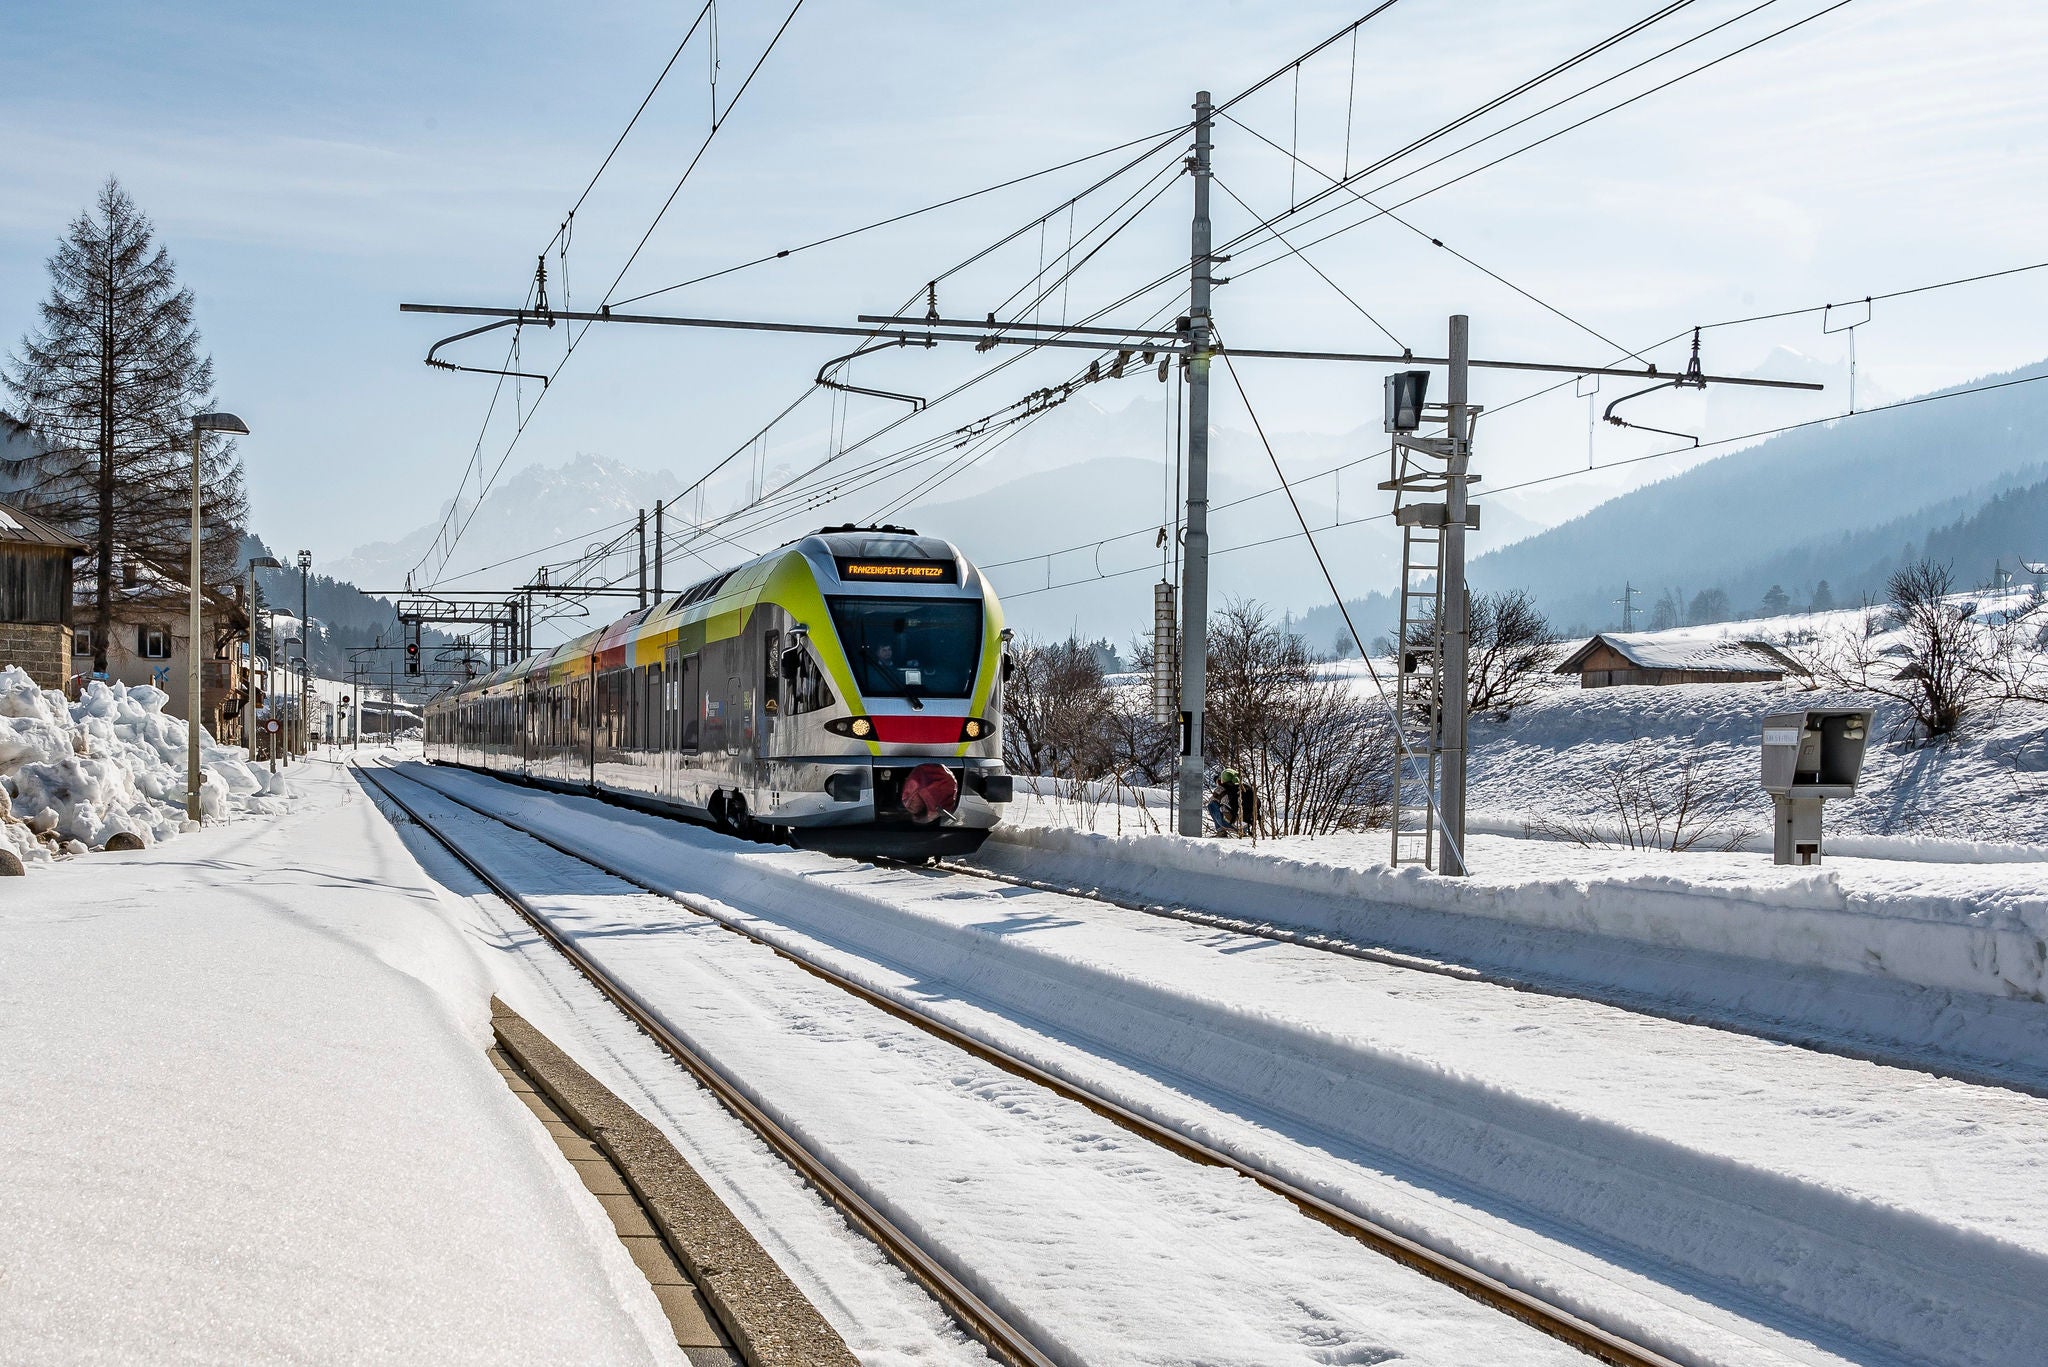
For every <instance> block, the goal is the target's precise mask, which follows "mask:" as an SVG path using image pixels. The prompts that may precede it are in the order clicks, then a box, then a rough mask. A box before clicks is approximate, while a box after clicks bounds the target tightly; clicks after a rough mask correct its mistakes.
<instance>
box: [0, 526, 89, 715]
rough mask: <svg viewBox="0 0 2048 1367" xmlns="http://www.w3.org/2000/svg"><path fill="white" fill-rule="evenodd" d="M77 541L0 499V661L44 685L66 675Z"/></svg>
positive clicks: (68, 671)
mask: <svg viewBox="0 0 2048 1367" xmlns="http://www.w3.org/2000/svg"><path fill="white" fill-rule="evenodd" d="M84 550H85V546H84V544H83V543H82V542H80V541H78V540H76V539H75V538H73V537H70V536H67V535H65V534H64V533H63V532H60V531H58V530H57V529H56V528H54V527H52V526H50V525H49V524H48V523H46V522H42V521H39V520H38V519H36V518H33V517H30V516H29V515H28V514H27V513H25V512H22V511H21V510H20V509H18V508H14V507H12V506H10V505H8V504H5V503H0V665H10V664H11V665H20V666H21V667H22V668H23V669H25V670H27V671H28V675H29V677H30V678H32V679H34V680H35V681H36V682H37V683H38V684H40V685H42V686H43V687H44V688H60V689H61V688H62V687H64V683H65V680H66V679H68V678H69V677H70V675H71V652H72V638H71V581H72V568H71V562H72V560H73V559H74V558H75V557H77V556H78V555H79V554H80V553H81V552H83V551H84Z"/></svg>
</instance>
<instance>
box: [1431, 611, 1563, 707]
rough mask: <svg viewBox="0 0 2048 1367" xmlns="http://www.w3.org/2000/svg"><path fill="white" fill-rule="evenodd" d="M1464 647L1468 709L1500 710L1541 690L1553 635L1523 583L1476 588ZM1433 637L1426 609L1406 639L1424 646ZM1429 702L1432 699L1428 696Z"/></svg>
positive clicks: (1517, 704)
mask: <svg viewBox="0 0 2048 1367" xmlns="http://www.w3.org/2000/svg"><path fill="white" fill-rule="evenodd" d="M1470 617H1471V620H1470V621H1469V623H1468V624H1467V626H1468V637H1467V644H1466V647H1465V661H1466V685H1467V688H1466V698H1465V707H1466V710H1467V711H1468V712H1471V713H1475V714H1476V713H1481V712H1492V713H1496V714H1498V715H1501V716H1506V715H1507V714H1508V713H1510V712H1512V711H1514V710H1515V709H1516V708H1517V707H1520V706H1521V705H1522V704H1524V703H1527V702H1533V701H1534V700H1535V699H1536V697H1537V695H1538V694H1540V693H1541V692H1542V690H1543V684H1544V678H1545V675H1546V673H1547V671H1548V669H1549V667H1550V663H1551V656H1552V655H1553V654H1554V653H1555V647H1556V645H1557V642H1558V635H1557V633H1556V632H1555V631H1553V630H1552V629H1551V626H1550V619H1549V618H1547V617H1545V616H1544V615H1543V613H1542V612H1541V611H1540V610H1539V609H1538V608H1537V606H1536V600H1535V599H1534V598H1533V597H1531V596H1530V595H1529V593H1528V591H1527V590H1524V589H1504V590H1502V591H1501V592H1499V593H1482V594H1480V595H1479V596H1478V597H1476V598H1474V599H1473V600H1472V611H1471V615H1470ZM1435 638H1436V620H1435V614H1434V613H1430V614H1428V615H1426V616H1425V617H1424V618H1423V620H1422V621H1421V622H1420V623H1419V624H1418V625H1417V626H1416V629H1415V634H1414V635H1413V636H1412V637H1411V638H1410V640H1409V648H1410V649H1411V650H1426V649H1430V648H1431V643H1432V642H1433V641H1434V640H1435ZM1432 702H1434V699H1432Z"/></svg>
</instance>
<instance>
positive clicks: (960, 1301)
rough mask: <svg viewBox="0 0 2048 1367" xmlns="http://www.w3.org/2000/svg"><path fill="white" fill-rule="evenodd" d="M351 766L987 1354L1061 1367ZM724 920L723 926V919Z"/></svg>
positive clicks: (1019, 1366)
mask: <svg viewBox="0 0 2048 1367" xmlns="http://www.w3.org/2000/svg"><path fill="white" fill-rule="evenodd" d="M351 767H353V768H354V769H355V771H356V772H357V773H359V774H361V775H362V776H363V778H364V779H365V780H366V781H367V782H368V783H369V784H370V785H371V786H372V787H374V788H376V789H377V791H378V792H380V793H382V794H383V795H384V797H385V798H386V799H387V800H388V801H390V802H391V803H392V804H393V805H394V806H396V807H397V808H398V809H399V810H400V811H402V812H404V813H405V814H406V816H407V817H409V818H410V819H411V820H412V823H413V824H414V825H415V826H417V827H419V829H420V830H421V831H423V832H425V833H426V834H427V835H429V836H431V837H433V839H434V840H435V841H436V842H437V843H438V844H439V845H440V846H441V847H442V848H443V849H445V850H447V851H448V853H449V854H451V855H453V856H454V857H455V858H456V859H457V860H458V861H459V862H460V863H461V864H462V866H463V867H464V868H466V869H468V870H469V871H470V872H471V873H473V874H475V875H476V876H477V877H478V878H480V879H482V880H483V882H484V884H485V886H487V887H489V888H490V889H491V891H492V892H494V893H496V894H497V895H498V896H499V897H500V898H502V899H504V901H505V902H506V903H507V904H508V905H510V906H511V907H512V908H513V910H515V911H517V912H518V913H519V915H520V917H521V918H522V919H524V920H525V921H526V922H527V924H529V925H531V926H532V927H533V928H534V929H535V930H536V931H538V932H539V933H540V934H541V935H542V937H544V938H545V939H546V940H547V941H548V943H549V944H551V945H553V946H554V947H555V948H556V949H557V950H559V951H560V952H561V953H562V955H563V957H565V958H567V959H568V960H569V962H570V963H571V964H573V965H574V966H575V967H576V970H577V971H578V972H579V973H581V974H582V975H583V976H584V977H585V978H587V979H589V980H590V982H591V984H592V985H593V986H595V987H596V988H597V990H598V991H600V992H602V993H603V994H604V995H605V996H606V997H607V998H608V999H610V1001H611V1002H612V1004H613V1005H615V1006H617V1007H618V1008H619V1009H620V1010H621V1011H623V1012H625V1013H626V1015H627V1017H628V1018H629V1019H631V1020H632V1022H633V1023H634V1024H635V1025H637V1026H639V1027H640V1028H641V1029H642V1030H644V1031H646V1032H647V1034H648V1036H649V1037H650V1038H652V1039H653V1040H654V1042H655V1043H656V1044H658V1045H660V1046H661V1048H662V1050H663V1052H665V1053H667V1054H668V1055H669V1056H670V1057H672V1058H674V1059H675V1060H676V1062H678V1063H680V1064H682V1066H683V1067H684V1068H686V1069H688V1070H689V1072H690V1074H691V1075H692V1076H694V1077H695V1078H696V1079H697V1081H698V1082H700V1083H702V1084H703V1086H704V1087H705V1089H706V1090H708V1091H709V1092H710V1093H711V1094H712V1095H713V1096H715V1097H716V1098H718V1101H719V1103H720V1104H721V1105H723V1106H724V1107H725V1108H726V1110H728V1111H730V1112H732V1114H733V1115H734V1116H736V1117H738V1119H739V1120H740V1121H741V1122H742V1123H743V1124H745V1125H746V1126H747V1128H749V1129H751V1130H753V1131H754V1133H755V1134H757V1135H759V1136H760V1137H761V1138H762V1140H763V1141H765V1142H766V1143H767V1144H768V1146H769V1147H770V1148H772V1149H774V1150H775V1151H776V1152H777V1153H778V1154H780V1155H781V1156H782V1158H783V1161H784V1162H786V1163H788V1164H789V1165H790V1166H791V1167H792V1168H795V1169H796V1170H797V1172H798V1173H799V1174H801V1175H802V1177H803V1179H804V1180H805V1181H806V1182H809V1183H810V1184H811V1185H812V1186H814V1187H816V1188H817V1189H818V1190H819V1192H821V1193H822V1194H823V1195H824V1196H825V1198H826V1199H827V1200H828V1201H830V1202H831V1203H832V1204H833V1205H834V1206H837V1207H838V1208H839V1211H840V1213H841V1214H842V1215H844V1216H845V1217H846V1218H847V1220H848V1221H850V1222H851V1223H852V1224H853V1226H854V1228H856V1229H858V1230H859V1231H860V1232H861V1233H863V1234H865V1235H866V1236H867V1237H868V1239H869V1240H871V1241H872V1242H873V1243H874V1244H875V1245H876V1246H877V1247H878V1248H880V1249H881V1250H882V1252H883V1253H884V1254H885V1255H886V1256H887V1257H888V1258H889V1260H890V1261H891V1262H893V1263H895V1264H896V1265H897V1266H898V1267H900V1268H902V1269H903V1271H904V1272H906V1273H907V1274H909V1276H910V1277H911V1278H912V1279H913V1280H914V1281H916V1282H917V1283H918V1284H919V1285H920V1286H922V1287H923V1288H924V1289H925V1290H926V1291H927V1292H929V1293H930V1294H931V1296H932V1298H933V1299H935V1300H937V1301H938V1302H939V1304H940V1305H942V1306H944V1307H945V1308H946V1311H947V1313H948V1314H950V1315H952V1317H953V1318H954V1319H955V1320H957V1321H958V1322H959V1323H960V1326H961V1327H962V1328H963V1329H965V1330H966V1331H967V1332H968V1333H969V1334H971V1335H973V1336H974V1337H975V1338H976V1339H978V1340H980V1341H981V1343H982V1344H983V1345H984V1346H986V1347H987V1348H988V1349H989V1351H990V1352H992V1353H994V1354H995V1355H996V1356H997V1357H998V1358H1000V1359H1002V1360H1003V1361H1005V1362H1007V1363H1010V1364H1013V1367H1057V1363H1056V1360H1055V1359H1054V1358H1052V1357H1050V1356H1048V1355H1047V1354H1046V1353H1045V1352H1044V1351H1043V1350H1042V1349H1040V1348H1039V1347H1038V1345H1037V1344H1035V1343H1033V1342H1032V1341H1031V1339H1030V1338H1029V1337H1028V1336H1027V1335H1026V1334H1025V1333H1024V1332H1023V1331H1022V1330H1020V1329H1018V1328H1017V1327H1016V1326H1015V1325H1013V1324H1011V1323H1010V1322H1009V1321H1008V1320H1007V1319H1005V1318H1003V1316H1002V1315H1001V1313H999V1312H998V1311H996V1310H995V1309H994V1308H993V1307H991V1306H990V1305H989V1304H988V1303H987V1302H985V1301H983V1300H982V1299H981V1298H980V1297H979V1296H977V1295H975V1294H974V1292H973V1291H971V1290H970V1289H968V1287H967V1286H966V1285H965V1284H964V1283H962V1282H961V1281H960V1279H959V1278H958V1277H956V1276H954V1275H953V1274H952V1272H950V1271H948V1270H947V1269H946V1267H945V1266H944V1265H942V1264H941V1263H940V1262H939V1260H938V1259H937V1258H935V1257H934V1256H933V1255H932V1254H930V1253H929V1252H927V1251H926V1250H925V1249H924V1248H923V1246H921V1245H920V1244H919V1243H918V1242H917V1241H916V1240H915V1239H914V1238H912V1237H911V1236H910V1235H909V1234H906V1233H905V1232H904V1231H903V1230H902V1228H901V1227H899V1226H898V1225H897V1224H896V1223H895V1222H894V1221H892V1220H890V1219H889V1217H888V1216H886V1215H884V1214H883V1213H882V1212H881V1211H879V1210H876V1209H875V1207H874V1206H873V1205H871V1204H870V1203H869V1202H868V1201H867V1199H866V1198H865V1197H863V1196H862V1195H861V1194H860V1193H859V1192H857V1191H855V1190H854V1189H853V1188H852V1186H850V1185H849V1184H848V1183H847V1182H846V1181H845V1180H844V1179H843V1178H841V1177H840V1176H839V1174H838V1173H837V1172H835V1171H833V1169H832V1167H831V1166H830V1165H829V1164H828V1163H826V1162H825V1161H824V1160H823V1159H822V1158H820V1157H819V1156H818V1155H817V1154H815V1153H813V1152H812V1151H811V1150H810V1149H809V1148H808V1147H806V1146H805V1145H804V1143H803V1142H802V1141H801V1140H799V1139H797V1138H796V1137H795V1136H794V1135H792V1134H790V1133H789V1131H787V1130H786V1129H784V1128H783V1127H782V1126H781V1125H780V1124H778V1123H777V1122H776V1120H775V1119H774V1117H772V1116H770V1115H769V1114H768V1113H767V1112H766V1111H764V1110H762V1109H761V1108H760V1107H759V1106H757V1105H755V1104H754V1103H753V1102H752V1101H751V1100H749V1099H748V1097H747V1096H746V1094H745V1093H744V1092H743V1091H741V1090H740V1088H739V1086H738V1085H737V1084H736V1083H735V1082H734V1081H733V1080H732V1078H731V1077H730V1076H729V1075H727V1073H726V1072H725V1071H724V1070H723V1069H722V1068H720V1067H719V1066H718V1065H717V1064H715V1063H713V1062H712V1061H711V1060H710V1059H708V1058H707V1057H705V1056H704V1055H703V1054H702V1053H700V1052H698V1051H697V1050H696V1049H695V1048H693V1047H692V1046H691V1045H689V1044H687V1043H686V1042H684V1040H683V1039H682V1038H681V1037H680V1036H678V1035H677V1034H676V1033H675V1032H674V1031H672V1030H670V1029H669V1028H668V1026H666V1025H665V1024H663V1023H662V1021H661V1019H660V1017H659V1016H657V1015H656V1014H655V1013H654V1011H653V1010H652V1009H651V1008H650V1007H649V1006H648V1005H647V1004H646V1003H645V1002H643V1001H642V1000H641V999H640V997H639V995H638V994H637V993H635V992H634V991H633V990H632V989H631V988H629V987H627V986H626V985H625V984H624V983H622V982H620V981H619V980H618V979H616V978H614V977H613V976H611V975H610V974H609V973H607V972H605V971H604V970H603V969H602V968H600V967H598V965H597V964H596V963H594V962H593V961H592V960H591V959H590V958H589V957H588V956H587V955H585V954H584V953H583V952H582V951H581V950H579V949H578V948H577V947H576V946H575V945H574V944H573V943H571V942H570V941H569V940H568V939H567V938H566V937H564V936H563V935H562V934H561V933H560V932H559V931H557V930H556V929H555V928H554V926H553V925H551V924H550V923H549V922H548V919H547V917H546V916H544V915H542V914H541V913H540V912H539V911H538V910H536V909H535V907H534V906H533V904H532V903H531V902H529V901H528V900H527V899H526V897H525V896H524V895H523V894H521V893H520V892H519V891H517V890H516V889H514V888H513V887H511V886H510V885H509V884H507V883H506V882H505V881H504V880H503V879H501V878H499V877H498V876H497V875H496V874H494V873H492V872H491V871H490V870H489V869H487V868H485V867H484V865H483V864H482V863H481V862H479V861H478V860H477V859H476V858H474V857H473V856H471V855H470V854H469V853H468V852H466V851H465V850H463V849H462V847H461V846H460V845H458V844H456V843H455V841H454V839H453V838H451V837H450V836H449V835H448V834H447V833H446V832H444V831H442V830H440V829H439V828H438V827H436V826H435V825H434V824H433V823H432V822H431V821H429V820H428V819H427V818H426V817H425V816H423V815H421V813H420V812H419V810H418V809H417V808H415V807H414V806H412V804H410V803H408V802H407V801H406V800H405V799H404V798H402V797H400V796H398V794H396V793H394V792H392V791H391V789H390V787H389V785H387V784H386V783H385V782H384V781H383V780H381V779H379V778H377V777H376V776H375V775H374V774H372V773H371V772H370V766H368V765H365V764H360V763H358V764H355V765H353V766H351ZM381 767H384V768H386V769H387V770H390V769H392V766H381ZM399 777H401V778H404V779H407V780H408V781H409V782H411V783H413V784H415V785H416V786H418V787H421V788H425V789H426V790H427V791H428V792H431V793H434V794H435V795H436V796H438V797H440V798H442V799H443V800H444V801H448V802H452V803H454V804H455V805H457V806H459V807H464V808H467V809H468V810H470V811H473V812H476V813H477V814H478V815H480V816H485V817H489V818H490V819H492V820H494V821H498V822H500V823H501V824H503V825H506V826H510V827H511V828H512V829H514V830H517V831H520V833H521V834H523V835H526V836H528V837H529V838H531V839H534V840H537V841H539V842H540V843H541V844H543V845H546V846H548V847H549V848H550V849H553V850H556V851H558V852H559V853H561V854H564V855H567V856H569V857H570V858H572V859H578V860H581V861H582V862H584V863H586V864H590V865H593V866H594V867H597V868H600V869H603V870H604V872H606V873H609V874H611V875H612V876H613V877H615V878H619V879H621V880H623V881H625V882H628V883H631V884H633V885H634V886H636V887H642V888H646V889H647V890H648V891H650V892H654V893H657V894H658V895H662V896H667V897H669V898H670V899H671V900H678V901H679V900H680V899H678V898H674V897H673V895H672V894H668V893H663V892H662V891H661V890H660V889H658V888H652V887H648V885H647V884H646V883H644V882H642V881H641V880H639V879H637V878H631V877H628V876H627V875H624V874H621V873H619V872H618V871H617V870H615V869H610V868H606V867H605V866H604V865H603V864H602V863H599V862H598V861H597V860H594V859H592V858H590V857H589V856H587V855H583V854H579V853H577V852H576V851H574V850H570V849H566V848H564V847H563V846H561V845H558V844H556V843H555V842H554V841H552V840H549V839H547V838H546V837H544V836H540V835H536V834H534V833H533V832H531V831H527V830H525V829H524V828H522V827H520V826H519V825H517V824H516V823H514V822H510V821H505V820H504V819H503V818H501V817H497V816H495V815H493V814H492V813H490V812H486V811H484V810H483V809H482V808H479V807H476V806H474V805H473V804H471V803H468V802H464V801H463V800H462V799H461V798H458V797H454V796H453V795H451V794H449V793H447V792H444V791H443V790H441V789H440V788H438V787H436V786H434V785H433V784H430V783H423V782H421V781H420V780H418V779H415V778H412V776H411V775H409V774H400V775H399ZM684 905H686V906H687V905H688V904H687V903H684ZM690 910H692V911H698V912H699V914H700V915H701V914H704V913H702V911H701V910H700V909H699V908H696V907H691V908H690ZM713 919H716V918H713ZM720 924H724V923H723V922H720ZM729 928H730V927H729ZM742 933H744V932H742ZM788 957H794V956H788Z"/></svg>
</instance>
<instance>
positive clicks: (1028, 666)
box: [1003, 637, 1114, 780]
mask: <svg viewBox="0 0 2048 1367" xmlns="http://www.w3.org/2000/svg"><path fill="white" fill-rule="evenodd" d="M1010 653H1011V658H1012V659H1013V660H1014V661H1015V664H1014V667H1013V669H1012V672H1011V675H1010V678H1009V681H1008V682H1007V683H1005V684H1004V685H1003V762H1004V763H1005V764H1007V765H1008V766H1009V767H1010V768H1011V769H1012V770H1014V771H1015V772H1017V773H1020V774H1048V775H1054V776H1057V777H1060V778H1069V779H1077V780H1084V779H1093V778H1101V777H1102V776H1103V775H1105V774H1107V773H1109V772H1110V771H1111V769H1112V768H1113V767H1114V756H1113V754H1112V750H1111V745H1110V726H1109V714H1110V711H1111V701H1110V688H1109V685H1108V684H1107V682H1105V680H1104V679H1103V677H1102V664H1101V662H1100V661H1099V660H1098V659H1097V658H1096V655H1095V652H1094V651H1093V650H1091V649H1090V648H1089V647H1088V646H1086V645H1083V644H1082V643H1081V642H1080V641H1079V640H1077V639H1075V638H1072V637H1069V638H1068V639H1067V640H1064V641H1054V642H1050V643H1047V642H1041V641H1033V640H1030V639H1028V638H1025V639H1020V640H1019V641H1018V642H1017V643H1016V644H1015V645H1014V646H1013V647H1012V648H1011V652H1010Z"/></svg>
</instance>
